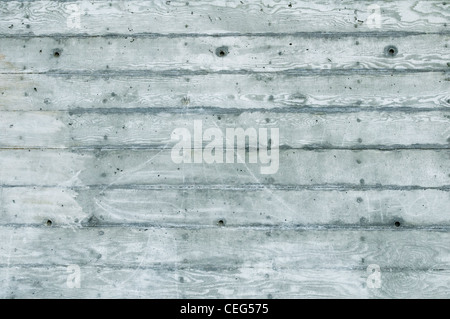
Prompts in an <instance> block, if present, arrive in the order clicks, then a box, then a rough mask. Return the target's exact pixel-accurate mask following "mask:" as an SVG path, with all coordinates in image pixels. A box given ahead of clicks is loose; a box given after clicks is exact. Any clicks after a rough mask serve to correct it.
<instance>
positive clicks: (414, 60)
mask: <svg viewBox="0 0 450 319" xmlns="http://www.w3.org/2000/svg"><path fill="white" fill-rule="evenodd" d="M449 40H450V35H435V34H430V35H412V36H407V37H385V38H381V39H379V38H374V37H361V36H360V37H358V36H351V37H336V36H330V37H309V36H276V37H275V36H269V37H264V38H262V37H255V36H242V37H235V36H230V37H221V38H217V37H210V36H209V37H208V36H206V37H195V38H189V39H186V38H183V37H174V38H170V39H167V38H146V37H145V38H138V37H135V38H133V37H132V36H130V37H125V36H122V37H114V38H107V37H87V38H85V37H81V38H80V37H77V38H47V37H44V38H29V39H21V38H3V39H2V40H1V41H2V47H1V48H0V73H30V72H31V73H37V72H50V71H58V72H62V73H65V72H66V73H67V72H80V71H84V72H94V73H95V72H99V71H106V72H108V71H153V72H167V71H171V73H170V74H174V75H182V74H183V73H186V72H195V71H199V72H244V73H247V72H276V71H278V72H280V71H287V70H292V69H294V70H295V69H302V70H303V69H304V70H379V69H381V70H384V69H389V70H392V69H398V70H426V71H431V70H439V71H443V70H445V71H447V70H448V68H449V67H448V65H447V63H448V62H449V60H450V50H449V49H448V45H449ZM390 45H394V46H395V47H396V48H397V50H398V53H396V54H395V56H390V55H389V53H388V52H387V51H386V48H387V47H389V46H390ZM224 47H225V49H223V52H224V55H225V56H219V54H218V53H217V52H216V51H217V49H218V48H224ZM225 51H226V52H225ZM219 52H220V50H219ZM55 53H57V56H55Z"/></svg>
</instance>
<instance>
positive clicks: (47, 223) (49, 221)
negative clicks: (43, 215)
mask: <svg viewBox="0 0 450 319" xmlns="http://www.w3.org/2000/svg"><path fill="white" fill-rule="evenodd" d="M45 225H47V226H48V227H50V226H51V225H53V222H52V221H51V220H50V219H49V220H47V221H46V222H45Z"/></svg>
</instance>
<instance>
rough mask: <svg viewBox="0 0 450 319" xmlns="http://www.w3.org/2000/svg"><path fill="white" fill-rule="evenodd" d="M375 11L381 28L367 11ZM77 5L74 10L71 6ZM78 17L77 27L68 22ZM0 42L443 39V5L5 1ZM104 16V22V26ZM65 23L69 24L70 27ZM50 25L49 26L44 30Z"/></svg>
mask: <svg viewBox="0 0 450 319" xmlns="http://www.w3.org/2000/svg"><path fill="white" fill-rule="evenodd" d="M373 4H377V5H379V6H380V13H381V25H380V29H377V28H371V26H370V25H369V24H368V21H367V19H368V18H369V16H370V15H371V14H372V13H373V10H370V8H369V6H370V5H373ZM74 5H75V6H74ZM77 12H78V13H80V20H79V27H77V26H76V25H75V23H74V22H73V17H74V16H75V15H76V13H77ZM0 13H1V14H2V20H1V22H0V34H2V35H27V36H28V35H49V34H64V35H76V34H89V35H104V34H108V33H115V34H125V35H130V34H136V33H138V34H139V33H156V34H166V35H167V34H185V35H187V36H189V35H196V34H199V33H201V34H205V33H206V34H226V33H238V34H247V33H258V34H264V33H275V34H279V33H282V34H283V33H295V32H368V31H369V32H370V31H398V32H428V33H430V32H446V31H448V27H447V24H448V21H449V19H450V12H449V9H448V3H446V2H442V1H411V0H406V1H404V0H400V1H377V2H373V1H356V2H355V1H351V0H345V1H337V0H333V1H323V0H321V1H287V0H282V1H268V0H264V1H261V0H258V1H251V2H244V1H238V0H233V1H226V2H225V1H205V0H201V1H190V2H186V1H184V0H183V1H178V0H175V1H174V0H172V1H170V2H168V1H162V0H158V1H136V0H134V1H126V2H122V1H95V2H91V1H70V2H65V1H2V2H1V5H0ZM105 17H107V18H106V19H105ZM68 20H69V23H68V22H67V21H68ZM50 21H51V23H49V22H50Z"/></svg>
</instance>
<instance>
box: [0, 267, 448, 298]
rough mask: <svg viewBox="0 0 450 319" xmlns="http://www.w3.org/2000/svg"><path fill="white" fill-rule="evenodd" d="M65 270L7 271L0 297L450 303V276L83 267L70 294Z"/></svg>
mask: <svg viewBox="0 0 450 319" xmlns="http://www.w3.org/2000/svg"><path fill="white" fill-rule="evenodd" d="M67 270H68V268H67V266H31V267H28V266H27V267H20V266H13V267H9V268H8V269H7V270H5V271H4V272H3V273H4V275H3V276H0V285H1V286H2V287H3V289H2V290H1V291H0V297H1V298H94V299H96V298H258V299H265V298H268V299H270V298H275V299H278V298H370V297H372V298H449V291H448V286H449V285H450V282H449V278H450V271H448V270H427V271H414V270H401V271H395V270H392V269H389V268H387V269H382V273H381V274H382V275H381V288H380V289H373V288H368V287H367V283H366V281H367V277H368V275H369V273H368V272H367V271H366V269H358V268H357V269H352V270H348V269H282V270H280V269H277V268H275V269H273V268H270V265H269V266H268V267H267V268H253V267H250V268H248V267H238V268H236V267H233V268H230V269H214V268H213V267H211V269H206V270H203V269H189V268H181V269H180V268H175V267H173V268H169V269H164V270H163V271H162V270H161V269H152V268H131V269H130V268H120V267H116V268H105V267H95V266H83V267H82V268H81V269H80V270H81V281H80V288H78V289H69V288H68V286H67V278H68V275H69V274H70V272H69V273H68V272H67Z"/></svg>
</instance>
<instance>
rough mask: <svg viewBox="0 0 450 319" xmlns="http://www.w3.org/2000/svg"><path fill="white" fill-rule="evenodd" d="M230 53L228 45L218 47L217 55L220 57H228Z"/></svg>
mask: <svg viewBox="0 0 450 319" xmlns="http://www.w3.org/2000/svg"><path fill="white" fill-rule="evenodd" d="M228 53H229V51H228V47H219V48H217V49H216V55H217V56H218V57H220V58H223V57H226V56H227V55H228Z"/></svg>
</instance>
